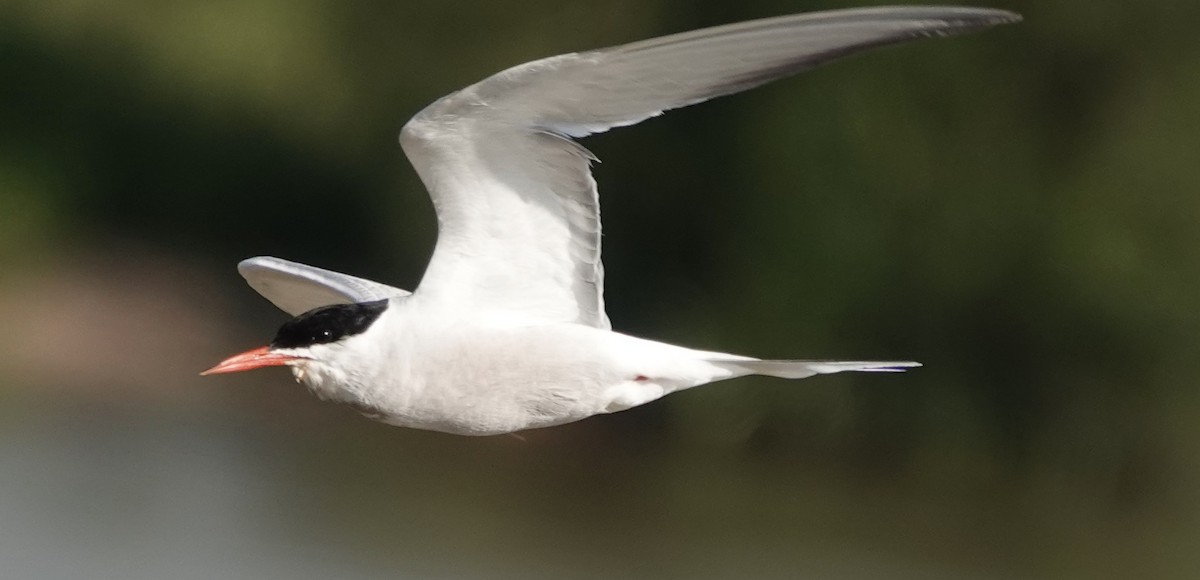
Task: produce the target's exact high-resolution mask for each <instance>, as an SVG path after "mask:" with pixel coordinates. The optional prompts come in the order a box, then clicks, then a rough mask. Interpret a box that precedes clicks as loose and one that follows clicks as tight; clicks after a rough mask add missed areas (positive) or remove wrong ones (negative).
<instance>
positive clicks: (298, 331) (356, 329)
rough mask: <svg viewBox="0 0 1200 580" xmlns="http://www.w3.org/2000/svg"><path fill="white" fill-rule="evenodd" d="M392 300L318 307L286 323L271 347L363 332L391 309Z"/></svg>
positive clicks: (333, 339) (302, 344) (323, 341)
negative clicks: (390, 302)
mask: <svg viewBox="0 0 1200 580" xmlns="http://www.w3.org/2000/svg"><path fill="white" fill-rule="evenodd" d="M387 307H388V301H387V299H384V300H376V301H374V302H359V303H356V304H332V305H329V306H322V307H320V308H314V309H312V310H309V311H308V312H305V313H304V314H301V315H300V316H297V317H295V318H293V319H291V320H289V321H287V322H285V323H284V324H283V326H281V327H280V328H279V332H276V333H275V339H274V340H272V341H271V348H300V347H305V346H312V345H314V344H327V343H330V342H337V341H339V340H341V339H343V338H346V337H347V336H354V335H356V334H362V333H363V332H364V331H366V330H367V329H368V328H370V327H371V325H372V324H374V323H375V321H376V320H378V319H379V315H380V314H383V311H384V310H387Z"/></svg>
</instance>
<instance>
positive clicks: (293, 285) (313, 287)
mask: <svg viewBox="0 0 1200 580" xmlns="http://www.w3.org/2000/svg"><path fill="white" fill-rule="evenodd" d="M238 273H240V274H241V275H242V277H243V278H245V279H246V282H247V283H249V284H250V287H251V288H254V290H255V291H257V292H258V293H259V294H261V295H262V296H263V298H266V299H267V300H270V301H271V303H272V304H274V305H275V306H278V307H279V309H280V310H282V311H284V312H287V313H288V314H291V315H292V316H296V315H299V314H303V313H304V312H308V311H309V310H312V309H313V308H317V307H320V306H328V305H330V304H352V303H355V302H370V301H373V300H382V299H384V298H393V297H397V296H407V295H408V294H409V292H407V291H405V290H401V289H399V288H393V287H391V286H388V285H386V284H380V283H378V282H372V281H370V280H366V279H363V278H356V277H354V276H350V275H347V274H341V273H338V272H333V271H331V270H325V269H322V268H317V267H315V266H308V265H305V264H300V263H297V262H290V261H288V260H284V259H281V258H273V257H270V256H259V257H257V258H250V259H248V260H242V261H241V262H240V263H239V264H238Z"/></svg>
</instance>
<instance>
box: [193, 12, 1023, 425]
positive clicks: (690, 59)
mask: <svg viewBox="0 0 1200 580" xmlns="http://www.w3.org/2000/svg"><path fill="white" fill-rule="evenodd" d="M1018 20H1020V16H1019V15H1017V14H1014V13H1012V12H1007V11H1002V10H992V9H983V8H963V7H883V8H866V9H851V10H835V11H828V12H816V13H810V14H796V15H790V16H780V17H776V18H766V19H762V20H753V21H748V22H741V23H736V24H729V25H725V26H718V27H714V28H705V29H702V30H695V31H691V32H684V33H681V34H674V35H670V36H664V37H661V38H654V39H650V40H643V41H641V42H634V43H631V44H625V45H622V46H616V47H612V48H607V49H602V50H594V51H589V52H577V53H570V54H563V55H559V56H553V57H550V58H544V59H541V60H536V61H533V62H529V63H525V64H522V65H518V66H515V67H512V68H510V69H508V70H505V71H502V72H499V73H497V74H495V75H492V76H490V77H488V78H486V79H484V80H482V81H480V82H478V83H476V84H474V85H471V86H469V87H466V88H464V89H462V90H459V91H457V92H454V93H451V94H450V95H448V96H446V97H443V98H442V99H440V100H438V101H436V102H434V103H433V104H431V105H429V106H428V107H426V108H425V109H424V110H422V111H421V112H420V113H418V114H417V115H416V116H415V117H413V118H412V119H411V120H410V121H408V123H406V124H405V125H404V128H403V129H402V131H401V133H400V144H401V146H402V147H403V149H404V152H405V154H406V155H407V156H408V159H409V161H410V162H411V163H412V165H413V167H415V168H416V170H417V173H418V175H419V176H420V178H421V181H422V182H423V183H424V185H425V187H426V188H427V189H428V190H429V196H430V197H431V198H432V200H433V206H434V209H435V210H436V212H437V220H438V239H437V244H436V246H435V248H434V251H433V256H432V258H431V259H430V262H429V266H428V268H427V269H426V271H425V275H424V277H423V278H422V279H421V282H420V284H419V285H418V287H417V289H416V290H415V291H413V292H411V293H410V292H407V291H404V290H400V289H398V288H393V287H391V286H387V285H384V284H380V283H378V282H372V281H370V280H364V279H362V278H356V277H354V276H349V275H346V274H340V273H337V272H332V271H329V270H324V269H321V268H315V267H312V266H306V265H304V264H298V263H295V262H289V261H287V260H282V259H279V258H273V257H257V258H251V259H248V260H245V261H243V262H241V263H240V264H238V271H239V272H240V273H241V275H242V276H243V277H245V279H246V281H247V282H249V284H250V286H251V287H253V288H254V289H255V290H256V291H258V293H260V294H262V295H263V296H264V297H265V298H267V299H268V300H270V301H271V302H272V303H274V304H275V305H276V306H278V307H279V308H280V309H282V310H284V311H285V312H287V313H288V314H291V315H292V316H294V318H292V319H291V320H289V321H287V322H286V323H285V324H284V325H283V326H282V327H281V328H280V329H279V331H278V333H277V334H276V335H275V338H274V339H273V340H272V341H271V342H270V344H269V345H268V346H264V347H261V348H257V349H254V350H250V351H247V352H244V353H241V354H238V355H235V356H232V357H230V358H228V359H226V360H224V361H222V362H221V363H219V364H218V365H216V366H214V367H213V368H211V369H209V370H207V371H205V372H204V373H202V374H215V373H228V372H235V371H245V370H250V369H256V368H261V367H269V366H287V367H289V368H290V369H291V371H292V373H293V375H294V376H295V378H296V380H297V381H299V382H302V383H304V384H306V385H307V386H308V387H309V389H311V390H312V391H313V392H314V393H316V394H317V395H318V396H320V397H322V398H324V399H330V400H334V401H338V402H343V403H347V404H350V405H352V406H354V407H355V408H357V409H359V410H361V411H363V412H364V413H365V414H367V415H368V416H371V417H372V418H376V419H378V420H380V421H383V422H385V423H389V424H392V425H398V426H404V427H412V428H418V429H430V430H434V431H443V432H448V433H456V434H461V435H494V434H501V433H512V432H515V431H520V430H524V429H532V428H538V427H548V426H551V425H559V424H563V423H568V422H571V421H577V420H579V419H583V418H585V417H589V416H592V415H596V414H600V413H612V412H616V411H621V410H624V409H629V408H631V407H636V406H638V405H642V404H645V403H648V402H650V401H654V400H656V399H658V398H660V397H662V396H664V395H667V394H669V393H673V392H675V391H679V390H682V389H688V388H691V387H695V386H698V385H703V384H706V383H711V382H714V381H720V380H724V379H730V378H734V377H741V376H745V375H767V376H772V377H782V378H788V379H802V378H806V377H811V376H813V375H817V374H827V373H837V372H842V371H867V372H895V371H901V370H903V369H906V368H909V367H916V366H920V365H919V364H918V363H916V362H907V361H832V360H760V359H756V358H751V357H746V356H739V355H733V354H727V353H722V352H709V351H702V350H694V349H691V348H685V347H682V346H675V345H671V344H666V343H663V342H657V341H652V340H646V339H642V338H636V337H633V336H630V335H627V334H622V333H619V332H614V331H613V330H612V329H611V326H610V324H609V320H608V316H607V315H606V314H605V311H604V298H603V287H604V268H603V266H602V264H601V261H600V212H599V197H598V194H597V189H596V182H595V181H594V180H593V179H592V175H591V171H590V165H591V163H592V161H594V160H595V158H594V157H593V156H592V154H591V153H590V152H588V150H587V149H585V148H584V147H583V146H581V145H579V144H578V143H577V142H576V141H575V140H576V139H578V138H581V137H585V136H587V135H591V134H594V133H601V132H604V131H607V130H609V129H612V128H614V127H624V126H627V125H633V124H636V123H639V122H641V121H644V120H646V119H648V118H650V117H654V116H657V115H660V114H662V113H663V112H664V111H668V110H670V109H676V108H679V107H685V106H688V105H692V104H695V103H699V102H702V101H706V100H708V99H712V98H714V97H719V96H722V95H728V94H731V93H736V92H739V91H744V90H747V89H750V88H754V87H757V86H759V85H762V84H765V83H767V82H770V81H773V80H776V79H779V78H782V77H786V76H790V75H793V74H795V73H798V72H801V71H804V70H808V69H810V68H813V67H815V66H817V65H820V64H822V63H825V62H827V61H830V60H832V59H835V58H837V57H841V56H845V55H849V54H853V53H856V52H859V51H862V50H866V49H868V48H873V47H877V46H884V45H889V44H896V43H901V42H906V41H909V40H915V39H919V38H926V37H938V36H948V35H952V34H959V33H964V32H969V31H975V30H980V29H984V28H988V27H990V26H994V25H998V24H1005V23H1011V22H1017V21H1018Z"/></svg>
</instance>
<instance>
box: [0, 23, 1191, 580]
mask: <svg viewBox="0 0 1200 580" xmlns="http://www.w3.org/2000/svg"><path fill="white" fill-rule="evenodd" d="M848 5H850V4H849V3H847V2H844V1H843V0H825V1H821V2H818V1H815V0H799V1H797V0H792V1H783V0H740V1H738V2H716V1H713V2H699V1H684V0H553V1H551V0H523V1H521V2H516V1H511V0H499V1H498V0H454V1H446V0H440V1H413V2H401V1H391V2H383V1H370V2H335V1H332V0H291V1H287V2H284V1H281V0H236V1H226V0H220V1H215V2H199V1H191V2H174V3H161V2H153V1H149V0H145V1H142V0H119V1H111V0H110V1H101V0H5V1H4V2H3V3H0V79H2V81H0V321H2V324H0V329H2V330H3V332H2V333H0V570H2V572H0V575H3V576H4V577H5V578H36V579H42V578H47V579H50V578H53V579H57V578H113V579H118V578H119V579H141V578H146V579H154V578H175V579H178V578H182V579H188V578H197V579H199V578H289V579H290V578H331V577H336V578H364V579H375V578H426V577H433V578H458V577H494V578H553V577H592V578H603V577H613V576H618V575H620V576H638V577H656V578H706V577H743V578H792V577H813V578H938V577H941V578H1129V577H1143V578H1144V577H1156V578H1193V577H1196V576H1197V575H1198V574H1200V552H1197V551H1196V547H1197V545H1198V542H1200V394H1198V389H1197V388H1196V387H1197V384H1196V382H1197V379H1196V377H1197V376H1200V356H1197V355H1198V353H1200V157H1198V155H1200V43H1197V42H1196V37H1195V29H1196V25H1197V24H1200V3H1194V2H1190V3H1189V2H1167V1H1159V2H1153V1H1151V2H1124V3H1118V2H1084V1H1080V0H1046V1H1043V2H1031V1H1026V0H1022V1H1010V2H1004V3H998V4H996V5H997V6H998V7H1003V8H1010V9H1014V10H1018V11H1020V12H1022V13H1024V14H1025V16H1026V19H1027V20H1026V22H1025V23H1023V24H1020V25H1017V26H1009V27H1004V28H1001V29H996V30H992V31H989V32H987V33H985V34H980V35H973V36H969V37H960V38H954V39H949V40H936V41H925V42H922V43H917V44H913V45H907V46H903V47H899V48H891V49H887V50H883V51H879V52H875V53H871V54H868V55H865V56H861V57H856V58H853V59H850V60H848V61H844V62H839V63H836V64H834V65H831V66H829V67H826V68H822V69H820V70H817V71H814V72H811V73H808V74H806V75H804V76H802V77H801V78H798V79H791V80H788V81H784V82H781V83H778V84H775V85H772V86H769V87H767V88H764V89H760V90H757V91H754V92H752V93H749V94H745V95H739V96H736V97H731V98H727V99H723V100H721V101H718V102H714V103H708V104H705V105H703V106H698V107H694V108H691V109H687V110H683V111H677V112H674V113H672V114H670V115H667V116H666V117H664V118H661V119H654V120H652V121H650V122H647V123H645V124H644V125H642V126H640V127H638V128H636V129H631V130H623V131H615V132H613V133H610V134H606V135H603V136H600V137H597V138H593V139H590V140H588V142H587V145H588V146H589V147H590V148H592V149H593V150H594V151H595V152H596V153H597V154H598V155H599V156H600V157H601V158H602V159H603V160H604V163H603V164H602V165H599V166H598V167H597V169H596V173H597V175H598V179H599V180H600V183H601V191H602V192H603V203H604V210H605V220H606V221H605V226H606V232H607V237H606V239H605V244H606V246H605V248H606V253H605V256H606V263H607V266H608V293H607V299H608V307H609V313H610V314H611V317H612V320H613V322H614V324H615V326H616V327H617V328H620V329H623V330H626V331H628V332H631V333H634V334H638V335H642V336H647V337H652V338H659V339H664V340H669V341H673V342H678V343H683V344H687V345H693V346H697V347H704V348H711V349H722V350H730V351H735V352H745V353H750V354H756V355H760V356H779V357H789V356H791V357H794V356H806V357H850V358H860V357H881V358H883V357H896V358H909V357H911V358H913V359H916V360H920V361H922V362H924V363H925V364H926V365H927V366H926V367H925V368H922V369H920V370H919V371H916V372H912V373H908V374H906V375H903V376H871V375H857V376H833V377H823V378H816V379H812V380H808V381H804V382H801V383H792V382H787V381H781V380H739V381H735V382H731V383H725V384H719V385H713V386H710V387H705V388H701V389H697V390H694V391H690V392H686V393H682V394H678V395H674V396H672V397H670V398H669V399H667V400H664V401H660V402H657V403H654V404H652V405H648V406H646V407H643V408H640V409H636V410H633V411H629V412H626V413H621V414H617V415H612V416H606V417H600V418H594V419H590V420H587V421H584V422H581V423H577V424H574V425H570V426H564V427H559V428H554V429H549V430H543V431H537V432H531V433H528V434H527V436H526V437H525V439H524V440H519V439H516V438H511V437H497V438H489V439H467V438H458V437H453V436H447V435H440V434H434V433H423V432H416V431H410V430H403V429H397V428H391V427H387V426H383V425H380V424H376V423H372V422H369V421H366V420H364V419H362V418H360V417H358V416H357V415H356V414H354V413H353V412H352V411H351V410H349V409H345V408H341V407H337V406H332V405H328V404H323V403H321V402H319V401H317V400H315V398H314V397H312V396H310V395H309V394H308V393H306V392H305V391H304V390H303V389H302V388H300V387H298V386H297V385H295V384H293V383H292V382H291V381H290V379H289V377H288V376H287V374H286V373H285V372H283V371H278V372H259V373H253V374H248V375H246V376H230V377H219V378H208V379H200V378H199V377H197V376H196V373H197V371H199V370H201V369H204V368H206V367H208V366H209V365H211V364H212V363H214V362H215V361H216V360H218V359H220V358H221V357H223V356H224V355H227V354H230V353H232V352H235V351H238V350H242V349H245V348H248V347H252V346H257V345H258V344H261V343H263V342H264V341H265V340H266V339H267V338H268V337H269V336H270V335H271V334H272V333H273V332H274V330H275V328H276V326H277V325H278V324H279V323H281V322H282V320H283V315H282V314H280V313H279V312H276V311H275V310H274V309H273V308H272V307H271V306H270V305H269V304H268V303H267V302H266V301H264V300H262V299H261V298H259V297H258V296H257V295H255V294H254V293H253V292H252V291H251V290H250V289H249V288H247V287H246V286H245V285H244V284H243V283H242V281H241V279H240V278H239V277H238V276H237V274H236V272H235V271H234V264H235V263H236V262H237V261H238V260H240V259H242V258H245V257H248V256H251V255H258V254H269V255H278V256H282V257H286V258H289V259H293V260H298V261H302V262H306V263H311V264H315V265H320V266H324V267H328V268H333V269H336V270H341V271H345V272H350V273H354V274H357V275H361V276H366V277H370V278H376V279H380V280H383V281H387V282H390V283H394V284H396V285H398V286H401V287H408V288H411V287H413V286H415V284H416V283H417V281H418V280H419V279H420V273H421V271H422V269H423V267H424V264H425V260H426V258H427V256H428V253H429V251H430V249H431V245H432V242H433V239H434V235H435V231H434V221H433V214H432V210H431V208H430V206H429V203H428V200H427V198H426V197H425V195H424V192H423V190H422V188H421V187H420V184H419V183H418V181H417V179H416V177H415V175H414V174H413V172H412V171H411V169H410V168H409V167H408V165H407V163H406V161H405V160H404V158H403V155H402V153H401V152H400V149H399V147H398V146H397V145H396V135H397V132H398V131H399V128H400V126H401V125H402V124H403V122H404V121H405V120H406V119H407V118H408V117H409V116H410V115H411V114H413V113H414V112H415V111H417V110H419V109H420V108H421V107H422V106H424V105H425V104H426V103H428V102H429V101H431V100H433V99H434V98H436V97H439V96H441V95H442V94H445V93H447V92H449V91H450V90H452V89H455V88H458V87H461V86H463V85H466V84H468V83H470V82H473V81H475V80H477V79H479V78H481V77H483V76H486V75H487V74H490V73H492V72H494V71H496V70H499V69H501V68H504V67H507V66H510V65H512V64H516V63H520V62H523V61H526V60H531V59H533V58H537V57H541V56H547V55H551V54H556V53H559V52H566V51H570V50H578V49H586V48H594V47H599V46H606V45H611V44H617V43H620V42H625V41H632V40H637V39H641V38H644V37H649V36H654V35H659V34H665V33H670V32H676V31H682V30H686V29H690V28H695V27H700V26H706V25H716V24H721V23H726V22H730V21H735V20H739V19H747V18H753V17H762V16H771V15H777V14H784V13H790V12H799V11H806V10H816V9H827V8H836V7H843V6H848Z"/></svg>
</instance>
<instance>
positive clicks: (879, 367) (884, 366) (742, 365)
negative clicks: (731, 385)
mask: <svg viewBox="0 0 1200 580" xmlns="http://www.w3.org/2000/svg"><path fill="white" fill-rule="evenodd" d="M708 362H710V363H712V364H714V365H717V366H718V367H721V368H723V369H726V370H728V371H730V372H732V373H733V374H734V376H745V375H764V376H768V377H779V378H782V379H803V378H807V377H811V376H813V375H827V374H831V373H840V372H843V371H860V372H867V373H901V372H904V370H905V369H909V368H913V367H919V366H921V363H919V362H912V361H835V360H755V359H746V360H742V359H733V360H728V359H725V360H722V359H709V361H708Z"/></svg>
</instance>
